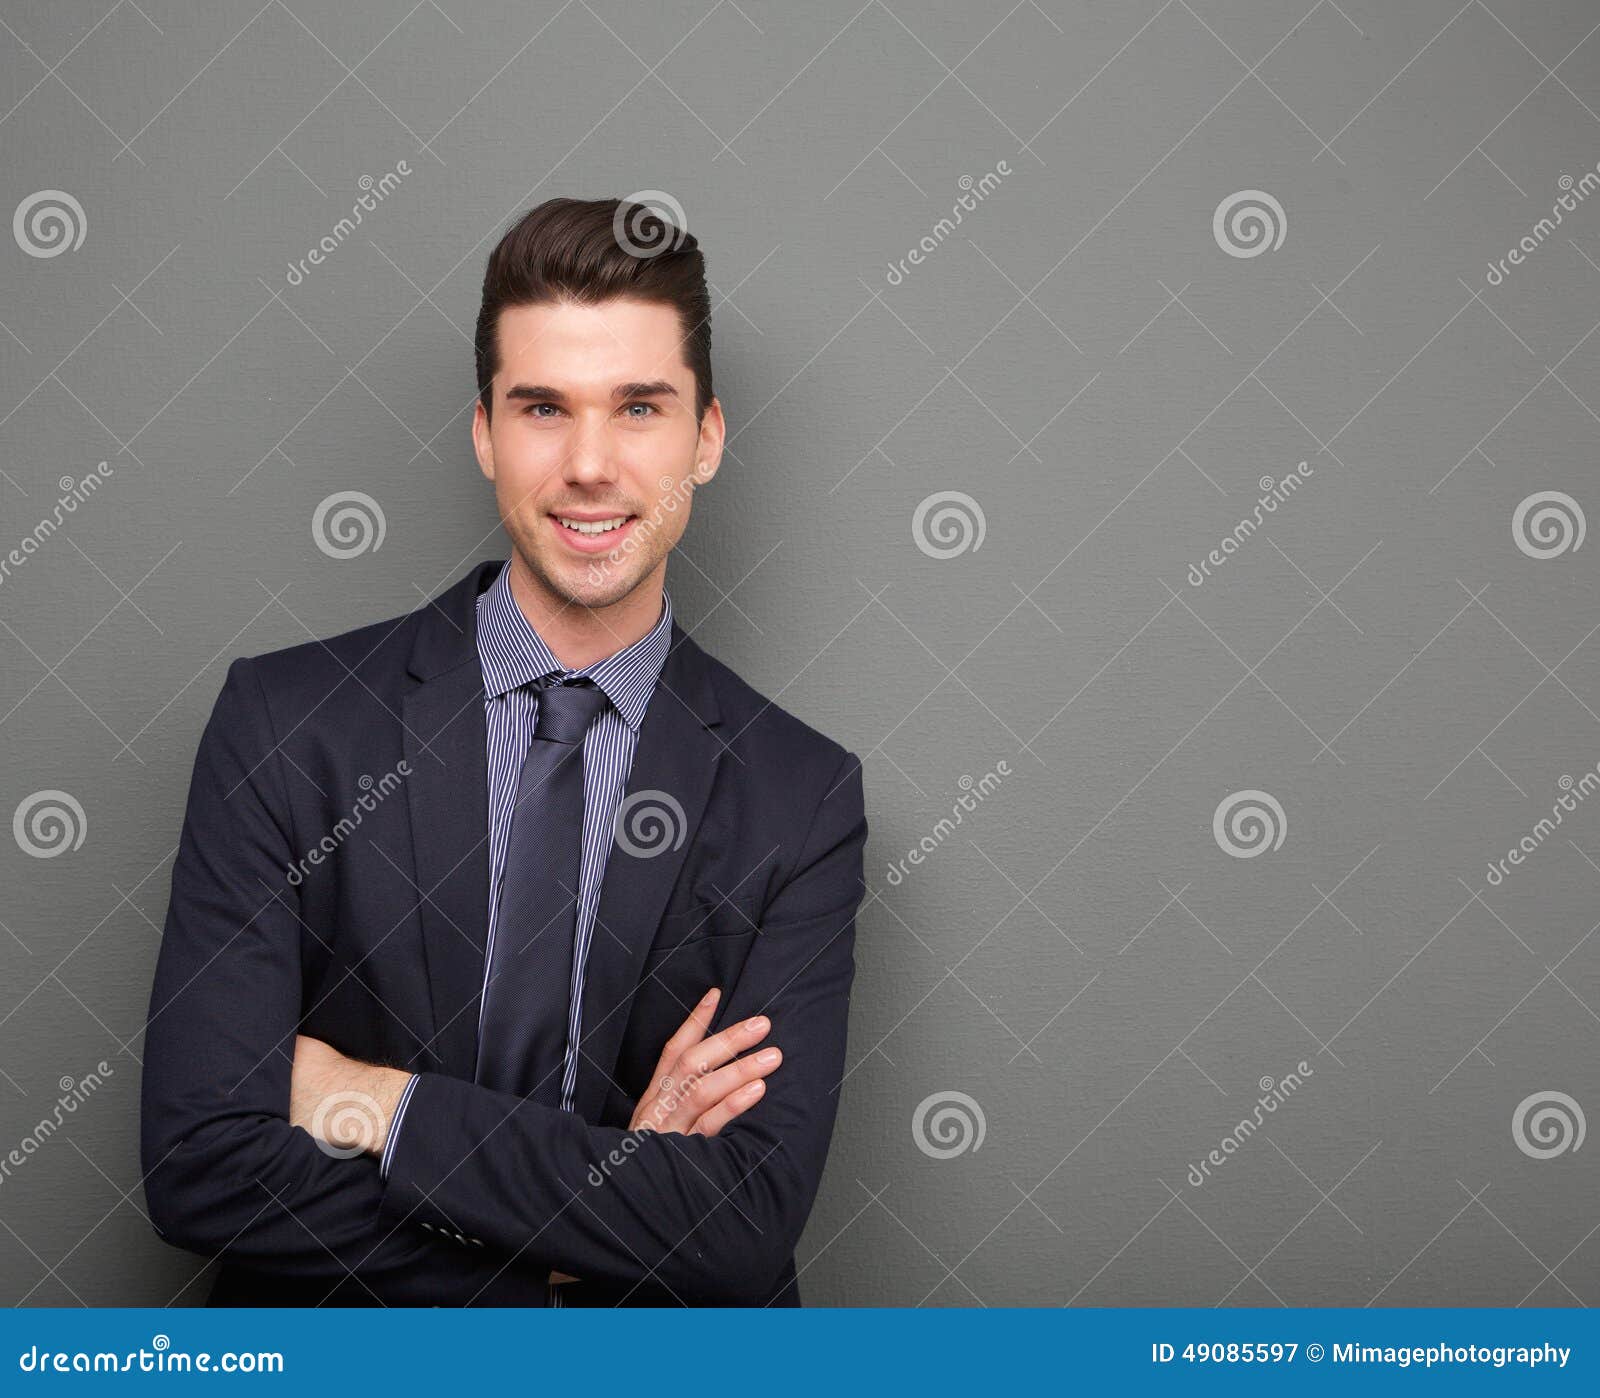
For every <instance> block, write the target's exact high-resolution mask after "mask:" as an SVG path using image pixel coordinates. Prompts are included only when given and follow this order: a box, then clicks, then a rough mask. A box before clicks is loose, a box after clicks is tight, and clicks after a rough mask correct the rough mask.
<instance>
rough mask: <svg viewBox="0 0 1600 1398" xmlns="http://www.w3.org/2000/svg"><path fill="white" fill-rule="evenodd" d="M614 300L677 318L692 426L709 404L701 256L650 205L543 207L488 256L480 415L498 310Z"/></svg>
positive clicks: (479, 350)
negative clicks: (689, 374) (691, 386)
mask: <svg viewBox="0 0 1600 1398" xmlns="http://www.w3.org/2000/svg"><path fill="white" fill-rule="evenodd" d="M619 296H623V297H629V298H632V299H633V300H637V301H653V302H656V303H658V304H661V305H667V306H671V307H672V308H673V309H674V310H676V311H677V313H678V324H679V326H680V328H681V330H682V334H683V354H684V359H685V361H686V362H687V363H688V365H689V368H690V369H691V370H692V371H693V372H694V383H695V404H694V414H695V420H696V421H697V422H698V421H699V420H700V419H701V418H702V417H703V416H704V415H705V411H706V409H707V408H708V407H710V405H711V399H712V389H711V297H710V295H709V294H708V293H707V291H706V263H705V258H704V256H703V255H702V254H701V252H700V245H699V243H698V242H697V241H696V239H695V237H694V235H693V234H692V233H690V232H688V231H687V230H686V229H683V228H679V227H678V226H677V225H676V224H673V223H671V222H668V221H667V220H666V219H664V218H663V217H661V215H660V214H659V213H658V212H657V211H656V210H655V209H654V208H653V207H651V206H650V205H647V204H636V203H629V202H627V201H624V200H621V199H547V200H546V201H545V202H544V203H543V204H540V205H539V206H538V207H537V208H535V209H530V210H529V211H528V212H527V213H526V214H524V215H523V216H522V218H521V219H519V220H518V221H517V223H516V225H515V226H514V227H513V228H512V229H511V230H510V232H508V233H507V234H506V235H505V237H503V238H502V239H501V240H500V242H499V243H498V244H497V245H496V247H495V250H494V251H493V252H492V253H490V254H489V265H488V267H487V268H486V269H485V270H484V274H483V304H482V306H481V307H480V308H479V311H478V328H477V333H476V335H475V336H474V337H473V351H474V354H475V356H476V359H477V369H478V397H479V400H480V401H481V402H482V403H483V410H484V412H485V413H487V414H490V415H491V416H492V410H493V399H494V376H495V374H496V373H497V372H498V370H499V368H500V351H499V345H498V342H497V340H496V336H495V332H496V330H497V328H498V327H499V323H500V312H501V311H503V310H505V309H506V308H507V307H508V306H537V305H548V304H550V303H552V302H556V301H563V300H570V301H578V302H581V303H583V304H586V305H593V304H595V303H596V302H600V301H606V300H610V299H612V298H613V297H619Z"/></svg>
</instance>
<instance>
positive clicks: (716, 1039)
mask: <svg viewBox="0 0 1600 1398" xmlns="http://www.w3.org/2000/svg"><path fill="white" fill-rule="evenodd" d="M771 1028H772V1021H771V1020H770V1019H768V1018H767V1017H766V1016H765V1015H755V1016H754V1017H753V1018H750V1019H743V1020H740V1021H739V1023H737V1024H734V1025H730V1026H729V1027H728V1028H726V1029H724V1030H723V1031H722V1032H721V1033H719V1034H713V1035H712V1036H711V1037H710V1038H709V1039H702V1040H701V1041H700V1042H699V1043H697V1044H691V1045H690V1046H689V1047H688V1048H687V1049H686V1050H685V1051H684V1052H683V1053H681V1054H679V1055H678V1060H677V1063H676V1064H675V1065H674V1068H673V1072H674V1073H675V1075H676V1076H678V1077H692V1078H703V1077H705V1075H706V1074H707V1073H709V1072H711V1070H712V1069H713V1068H720V1067H721V1066H722V1065H723V1064H724V1063H726V1062H727V1061H728V1060H729V1059H730V1058H732V1057H733V1056H734V1054H736V1053H743V1052H744V1051H745V1049H747V1048H750V1047H752V1046H754V1045H755V1044H759V1043H760V1042H761V1041H762V1039H764V1038H765V1037H766V1034H767V1031H768V1030H769V1029H771Z"/></svg>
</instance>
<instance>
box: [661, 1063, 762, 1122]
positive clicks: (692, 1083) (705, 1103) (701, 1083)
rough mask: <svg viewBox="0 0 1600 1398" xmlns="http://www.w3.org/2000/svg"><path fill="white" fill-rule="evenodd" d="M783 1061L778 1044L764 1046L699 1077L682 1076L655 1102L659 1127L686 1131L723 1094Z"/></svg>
mask: <svg viewBox="0 0 1600 1398" xmlns="http://www.w3.org/2000/svg"><path fill="white" fill-rule="evenodd" d="M782 1061H783V1054H782V1052H781V1051H780V1050H779V1049H777V1048H764V1049H762V1050H760V1052H758V1053H750V1054H746V1055H745V1056H744V1057H743V1058H736V1059H735V1060H734V1061H733V1062H732V1063H730V1064H728V1066H727V1067H725V1068H718V1069H716V1070H715V1071H713V1072H710V1073H707V1074H705V1075H703V1076H701V1077H684V1078H682V1079H680V1080H679V1081H678V1083H677V1084H676V1085H675V1087H674V1089H673V1090H671V1091H669V1092H666V1093H663V1094H662V1097H661V1099H660V1100H659V1101H658V1103H657V1112H658V1117H657V1120H658V1121H659V1122H661V1123H663V1124H661V1125H659V1126H658V1127H657V1129H658V1130H662V1131H681V1132H689V1131H692V1130H693V1129H694V1125H695V1122H696V1121H698V1120H699V1119H700V1118H701V1117H702V1116H704V1115H705V1113H706V1112H708V1111H710V1110H711V1109H712V1108H713V1107H715V1106H716V1105H717V1104H718V1103H719V1102H721V1101H722V1100H723V1099H724V1098H726V1097H728V1096H729V1095H730V1094H731V1093H733V1092H736V1091H737V1090H738V1089H740V1088H742V1087H744V1086H745V1085H746V1084H747V1083H749V1082H750V1081H751V1080H752V1079H759V1078H764V1077H766V1076H767V1074H768V1073H770V1072H772V1071H773V1070H774V1069H776V1068H777V1066H778V1065H779V1064H780V1063H781V1062H782Z"/></svg>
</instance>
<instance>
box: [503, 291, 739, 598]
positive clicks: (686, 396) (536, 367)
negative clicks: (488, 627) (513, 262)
mask: <svg viewBox="0 0 1600 1398" xmlns="http://www.w3.org/2000/svg"><path fill="white" fill-rule="evenodd" d="M497 333H498V340H499V350H500V368H499V372H498V373H496V375H495V378H494V393H493V402H494V412H493V415H492V417H489V416H486V415H485V413H484V410H483V405H482V403H481V401H480V403H479V404H478V407H477V410H476V412H475V414H474V417H473V424H472V436H473V444H474V447H475V449H476V451H477V455H478V465H479V466H480V468H481V469H482V470H483V473H484V475H485V476H487V477H488V478H489V479H490V480H491V481H493V482H494V491H495V500H496V503H497V505H498V506H499V510H500V518H501V520H502V522H503V523H504V525H505V529H506V532H507V533H508V534H509V535H510V536H511V539H512V541H513V543H514V544H515V546H516V550H517V553H518V554H519V555H520V557H521V558H522V559H523V561H524V562H525V563H526V565H527V566H528V569H529V571H530V572H531V573H532V574H533V576H534V579H535V580H536V581H537V582H538V583H540V584H542V585H543V586H544V587H545V588H546V589H548V591H549V592H550V593H551V594H552V595H553V597H555V598H557V599H560V600H561V601H562V602H566V603H572V604H574V605H577V606H582V607H605V606H609V605H611V604H612V603H614V602H617V601H619V600H620V599H622V598H624V597H626V596H627V595H628V594H629V593H631V592H632V591H633V590H634V589H635V588H637V587H639V586H640V585H641V584H643V583H646V582H649V583H650V584H651V586H652V587H658V586H659V585H660V580H661V577H662V576H663V575H664V569H665V562H666V556H667V554H668V553H669V552H670V551H671V550H672V547H673V545H675V544H676V543H677V542H678V540H679V538H680V537H682V535H683V531H684V528H685V526H686V525H687V524H688V522H689V504H690V494H691V491H692V489H693V487H694V485H695V484H697V483H702V482H704V481H708V480H710V479H711V477H712V475H714V474H715V473H716V469H717V464H718V462H719V461H720V460H721V454H722V436H723V423H722V410H721V408H720V406H719V405H718V404H717V403H716V402H715V401H713V402H712V404H711V406H710V407H709V408H708V409H707V410H706V415H705V419H704V421H703V423H700V424H697V423H696V422H695V415H694V399H695V384H694V375H693V373H691V372H690V369H689V366H688V365H687V364H686V363H685V361H684V357H683V350H682V345H681V341H680V331H679V323H678V314H677V312H676V311H675V310H673V309H672V307H670V306H662V305H655V304H651V303H647V302H643V301H633V300H622V299H618V300H611V301H605V302H602V303H600V304H599V305H590V306H586V305H578V304H576V303H572V302H561V303H559V304H555V305H542V306H517V307H512V308H509V309H507V310H505V311H503V312H502V313H501V315H500V323H499V327H498V331H497ZM618 520H621V521H623V522H622V523H621V525H620V526H618V527H615V528H611V527H608V526H611V525H613V524H615V522H616V521H618ZM563 521H566V522H565V523H564V522H563ZM573 524H578V525H582V526H584V528H582V529H574V528H573V527H572V525H573ZM601 530H603V532H595V531H601Z"/></svg>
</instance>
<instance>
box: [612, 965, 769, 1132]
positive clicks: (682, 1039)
mask: <svg viewBox="0 0 1600 1398" xmlns="http://www.w3.org/2000/svg"><path fill="white" fill-rule="evenodd" d="M721 994H722V992H721V990H719V989H712V990H709V991H707V992H706V995H705V998H704V999H702V1000H701V1001H700V1003H699V1004H698V1005H696V1006H695V1007H694V1009H692V1010H691V1011H690V1012H689V1018H688V1019H686V1020H684V1022H683V1025H682V1027H681V1028H680V1029H679V1030H678V1032H677V1033H676V1034H674V1035H673V1036H672V1037H671V1038H670V1039H668V1040H667V1044H666V1047H665V1048H663V1049H662V1050H661V1057H660V1059H659V1060H658V1061H657V1063H656V1071H655V1075H654V1077H653V1079H652V1081H651V1085H650V1090H649V1091H648V1092H646V1093H645V1095H644V1096H643V1097H642V1098H640V1099H639V1105H638V1106H637V1107H635V1108H634V1111H633V1119H632V1120H631V1121H630V1122H629V1123H628V1129H629V1130H630V1131H673V1132H677V1133H679V1134H681V1135H685V1136H715V1135H716V1134H717V1133H718V1132H719V1131H721V1130H722V1128H723V1127H724V1126H726V1125H727V1124H728V1123H729V1122H730V1121H732V1120H733V1119H734V1118H735V1117H736V1116H738V1115H739V1114H740V1113H742V1112H746V1111H749V1110H750V1108H751V1107H753V1106H755V1104H756V1103H757V1102H759V1101H760V1100H761V1094H762V1093H763V1092H764V1091H765V1090H766V1084H765V1083H764V1082H763V1081H762V1079H763V1078H765V1077H766V1075H767V1074H768V1073H770V1072H772V1071H773V1069H775V1068H776V1067H777V1066H778V1064H779V1063H781V1062H782V1061H783V1054H782V1052H781V1051H780V1050H779V1049H777V1048H776V1047H772V1048H765V1049H762V1050H761V1052H760V1053H754V1054H749V1055H747V1056H746V1057H744V1058H737V1059H734V1061H733V1062H731V1063H729V1062H728V1060H729V1059H731V1058H734V1055H735V1054H737V1053H741V1052H743V1051H744V1050H745V1049H748V1048H752V1047H754V1046H755V1045H756V1044H758V1043H760V1042H761V1040H762V1039H763V1038H764V1037H765V1036H766V1033H767V1030H768V1029H770V1028H771V1027H772V1023H771V1021H770V1020H769V1019H767V1018H766V1016H765V1015H757V1016H756V1017H755V1018H754V1019H747V1020H743V1021H742V1022H740V1023H738V1024H735V1025H733V1026H732V1027H731V1028H728V1029H724V1030H723V1031H722V1032H721V1033H720V1034H716V1035H713V1036H712V1037H711V1038H709V1039H708V1038H706V1037H705V1034H706V1030H707V1029H708V1028H709V1027H710V1025H711V1016H712V1015H713V1014H715V1013H716V1008H717V1001H718V999H719V997H720V996H721ZM723 1064H727V1066H726V1067H723V1066H722V1065H723Z"/></svg>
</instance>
